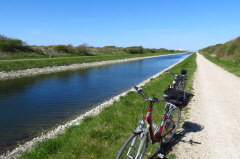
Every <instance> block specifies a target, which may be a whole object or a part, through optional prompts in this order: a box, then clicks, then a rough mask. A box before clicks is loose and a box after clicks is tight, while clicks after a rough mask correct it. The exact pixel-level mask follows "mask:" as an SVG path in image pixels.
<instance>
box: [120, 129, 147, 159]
mask: <svg viewBox="0 0 240 159" xmlns="http://www.w3.org/2000/svg"><path fill="white" fill-rule="evenodd" d="M146 141H147V140H146V136H144V134H143V133H141V134H137V135H135V136H134V137H133V138H132V140H130V141H129V142H128V144H127V146H126V147H125V149H124V151H123V152H122V155H121V158H125V159H142V158H143V156H144V152H145V150H146V145H147V142H146ZM141 142H142V144H141ZM138 152H139V153H138ZM137 154H138V156H137Z"/></svg>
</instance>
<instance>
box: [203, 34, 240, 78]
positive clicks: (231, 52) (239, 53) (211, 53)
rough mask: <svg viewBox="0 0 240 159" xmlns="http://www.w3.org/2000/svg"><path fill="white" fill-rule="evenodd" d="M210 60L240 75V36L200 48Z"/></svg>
mask: <svg viewBox="0 0 240 159" xmlns="http://www.w3.org/2000/svg"><path fill="white" fill-rule="evenodd" d="M200 52H201V53H203V55H204V56H205V57H206V58H207V59H208V60H210V61H212V62H214V63H216V64H217V65H219V66H221V67H223V68H224V69H226V70H227V71H229V72H231V73H233V74H235V75H237V76H238V77H240V37H238V38H236V39H234V40H231V41H228V42H226V43H224V44H217V45H213V46H209V47H206V48H203V49H201V50H200Z"/></svg>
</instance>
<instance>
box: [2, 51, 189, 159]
mask: <svg viewBox="0 0 240 159" xmlns="http://www.w3.org/2000/svg"><path fill="white" fill-rule="evenodd" d="M163 56H166V55H163ZM189 56H190V55H188V56H187V57H189ZM187 57H185V58H184V59H186V58H187ZM147 58H152V57H147ZM184 59H182V60H181V61H179V62H177V63H175V64H173V65H172V66H170V67H168V68H166V69H164V70H163V71H161V72H159V73H157V74H155V75H153V76H152V77H150V78H148V79H147V80H145V81H143V82H141V83H139V84H138V86H139V87H142V86H144V85H145V84H147V83H148V82H150V80H151V79H154V78H157V77H158V76H160V75H161V74H162V73H164V72H165V71H166V70H168V69H171V68H172V67H174V66H175V65H177V64H178V63H180V62H182V61H183V60H184ZM130 91H134V89H133V88H132V89H129V90H127V91H125V92H123V93H121V94H119V95H117V96H115V97H113V98H111V99H110V100H107V101H105V102H103V103H102V104H100V105H98V106H96V107H95V108H93V109H91V110H89V111H88V112H86V113H84V114H82V115H80V116H79V117H77V118H76V119H74V120H71V121H69V122H67V123H66V124H64V125H59V126H58V127H57V128H56V129H54V130H51V131H49V132H48V133H46V134H42V135H41V136H38V137H36V138H34V139H33V140H31V141H28V142H26V143H24V144H23V145H20V146H18V147H17V148H15V149H14V150H12V151H8V152H7V153H6V154H3V155H1V156H0V159H15V158H18V157H19V156H20V155H21V154H22V153H24V152H26V151H28V150H31V149H32V148H33V147H34V146H35V145H36V144H37V143H39V142H42V141H44V140H46V139H51V138H54V137H56V136H57V135H58V134H61V133H64V131H65V130H66V129H67V128H69V127H70V126H73V125H79V124H80V123H81V122H82V120H83V119H84V118H85V117H87V116H95V115H98V114H99V113H100V112H101V111H102V110H103V109H104V108H106V107H108V106H111V105H112V104H113V103H114V102H116V101H119V99H120V97H122V96H125V95H127V93H129V92H130Z"/></svg>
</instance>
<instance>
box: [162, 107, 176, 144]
mask: <svg viewBox="0 0 240 159" xmlns="http://www.w3.org/2000/svg"><path fill="white" fill-rule="evenodd" d="M168 111H171V113H170V115H169V119H164V120H165V121H164V125H163V130H162V134H161V136H162V137H163V138H162V143H163V144H165V143H168V142H170V141H171V139H172V138H173V136H174V134H175V133H176V131H177V128H178V125H179V121H180V117H181V110H180V109H179V108H178V107H175V108H168ZM167 113H168V112H167Z"/></svg>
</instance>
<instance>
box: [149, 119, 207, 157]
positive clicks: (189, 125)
mask: <svg viewBox="0 0 240 159" xmlns="http://www.w3.org/2000/svg"><path fill="white" fill-rule="evenodd" d="M182 129H183V130H182V131H180V132H178V133H176V134H175V135H174V137H173V138H172V140H171V141H170V142H169V143H167V144H164V145H161V149H160V150H158V151H157V152H156V153H155V154H154V155H153V156H151V157H150V158H149V159H157V158H163V159H167V158H166V156H167V154H169V153H170V152H171V151H172V150H173V149H172V148H173V147H174V146H175V145H176V144H177V143H179V142H185V143H189V144H191V145H192V144H201V143H200V142H196V141H193V140H189V141H186V140H183V137H184V136H186V135H187V134H188V133H195V132H199V131H201V130H203V129H204V127H203V126H202V125H199V124H197V123H193V122H189V121H186V122H184V124H183V125H182ZM159 156H162V157H159Z"/></svg>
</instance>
